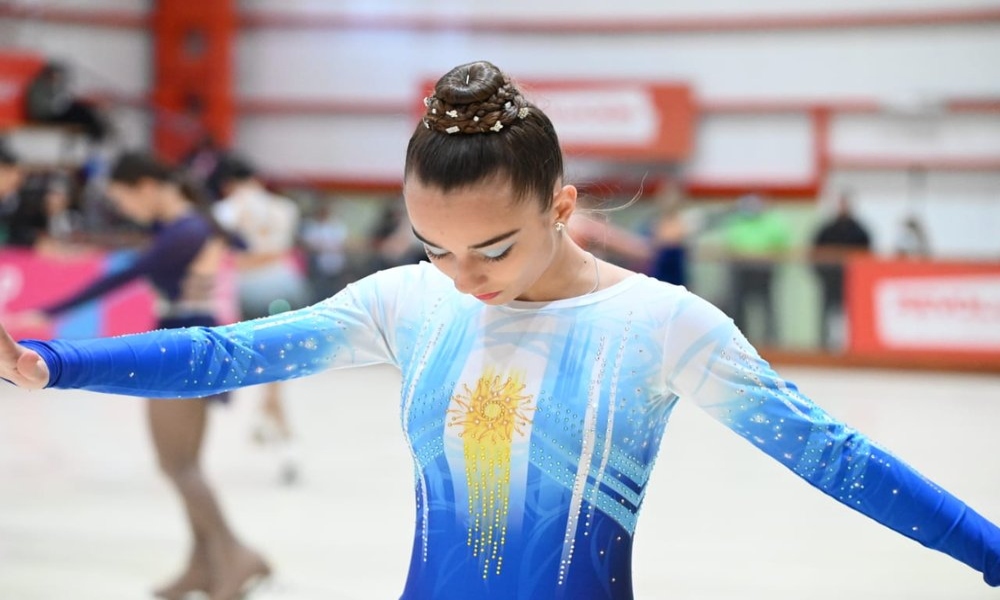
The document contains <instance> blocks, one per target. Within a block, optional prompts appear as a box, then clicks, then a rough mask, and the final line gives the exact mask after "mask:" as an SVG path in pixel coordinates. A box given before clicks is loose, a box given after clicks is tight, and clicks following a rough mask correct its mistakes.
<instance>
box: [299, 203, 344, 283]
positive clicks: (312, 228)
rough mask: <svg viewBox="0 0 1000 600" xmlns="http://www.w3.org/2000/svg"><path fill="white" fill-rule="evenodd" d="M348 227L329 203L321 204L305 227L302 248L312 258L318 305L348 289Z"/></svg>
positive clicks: (303, 228) (311, 277)
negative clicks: (345, 286)
mask: <svg viewBox="0 0 1000 600" xmlns="http://www.w3.org/2000/svg"><path fill="white" fill-rule="evenodd" d="M347 238H348V231H347V225H345V224H344V222H343V221H341V220H340V219H339V218H338V217H337V215H336V212H335V210H334V209H333V207H331V206H330V204H329V203H328V202H324V203H323V204H320V205H319V207H318V208H317V209H316V211H315V213H313V215H312V216H311V217H310V218H308V219H306V222H305V224H304V225H303V227H302V245H303V246H304V247H305V249H306V251H307V252H308V254H309V281H310V284H311V285H312V289H313V298H314V300H315V301H316V302H318V301H320V300H325V299H326V298H329V297H331V296H333V295H334V294H336V293H337V292H339V291H340V290H341V288H343V287H344V285H346V283H347V282H346V281H345V275H346V271H347Z"/></svg>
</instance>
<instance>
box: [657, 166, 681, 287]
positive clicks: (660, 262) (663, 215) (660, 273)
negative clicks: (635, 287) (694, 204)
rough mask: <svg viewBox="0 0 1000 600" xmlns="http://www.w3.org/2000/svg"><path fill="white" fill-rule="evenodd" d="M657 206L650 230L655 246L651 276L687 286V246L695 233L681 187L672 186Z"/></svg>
mask: <svg viewBox="0 0 1000 600" xmlns="http://www.w3.org/2000/svg"><path fill="white" fill-rule="evenodd" d="M656 203H657V207H656V208H657V213H656V215H655V216H654V218H653V220H652V222H651V223H650V231H649V237H650V241H651V243H652V246H653V247H652V260H651V261H650V265H649V275H650V276H652V277H654V278H656V279H659V280H660V281H665V282H667V283H672V284H674V285H683V286H686V285H687V283H688V282H687V279H688V278H687V252H688V247H687V245H688V238H689V237H690V235H691V233H692V232H691V227H690V224H689V223H688V222H687V221H685V219H684V215H683V213H682V208H683V203H684V199H683V198H682V197H681V190H680V187H679V186H678V185H677V184H676V183H668V184H667V189H666V190H665V192H664V193H663V194H661V195H660V196H659V197H658V198H657V200H656Z"/></svg>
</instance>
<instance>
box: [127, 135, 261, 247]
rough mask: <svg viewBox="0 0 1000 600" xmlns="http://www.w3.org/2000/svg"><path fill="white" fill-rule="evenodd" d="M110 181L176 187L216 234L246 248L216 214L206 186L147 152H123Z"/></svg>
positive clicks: (232, 244)
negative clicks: (151, 182) (224, 226)
mask: <svg viewBox="0 0 1000 600" xmlns="http://www.w3.org/2000/svg"><path fill="white" fill-rule="evenodd" d="M108 179H109V180H111V181H113V182H116V183H123V184H125V185H128V186H136V185H138V184H139V182H140V181H142V180H144V179H149V180H152V181H155V182H157V183H159V184H161V185H171V186H175V187H176V188H177V189H178V191H180V193H181V195H182V196H183V197H184V198H185V199H186V200H187V201H188V202H190V203H191V204H192V205H194V207H195V209H197V211H198V212H199V213H201V215H202V217H204V218H205V219H206V220H207V221H208V222H209V224H210V225H211V227H212V230H213V231H214V232H215V234H216V235H218V236H220V237H222V238H223V239H225V240H226V243H228V244H229V245H231V246H235V247H238V248H239V247H244V246H245V244H244V243H243V242H242V240H240V239H239V237H237V236H235V235H234V234H232V233H231V232H229V231H227V230H226V229H225V228H223V227H222V226H221V225H220V224H219V222H218V221H216V220H215V217H214V216H213V214H212V210H211V206H210V204H211V198H210V197H209V195H208V193H207V192H206V190H205V189H204V187H203V186H202V185H200V184H198V183H197V182H195V181H194V180H192V179H191V178H190V177H188V176H187V175H186V174H185V173H183V172H181V171H180V170H177V169H174V168H172V167H170V166H168V165H167V164H166V163H164V162H163V161H161V160H160V159H158V158H157V157H155V156H153V155H152V154H148V153H145V152H137V151H128V152H124V153H122V154H121V155H120V156H119V157H118V159H117V160H116V161H115V163H114V165H112V167H111V171H110V173H109V175H108Z"/></svg>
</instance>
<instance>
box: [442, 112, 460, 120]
mask: <svg viewBox="0 0 1000 600" xmlns="http://www.w3.org/2000/svg"><path fill="white" fill-rule="evenodd" d="M444 114H446V115H448V116H449V117H451V118H452V119H457V118H458V111H457V110H449V111H448V112H446V113H444Z"/></svg>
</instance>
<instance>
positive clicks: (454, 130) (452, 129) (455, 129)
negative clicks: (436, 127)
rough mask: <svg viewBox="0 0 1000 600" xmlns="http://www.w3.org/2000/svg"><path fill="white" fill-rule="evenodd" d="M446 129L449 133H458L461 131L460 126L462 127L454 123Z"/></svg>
mask: <svg viewBox="0 0 1000 600" xmlns="http://www.w3.org/2000/svg"><path fill="white" fill-rule="evenodd" d="M445 131H446V132H447V133H449V134H450V133H458V132H459V131H461V128H460V127H459V126H458V125H452V126H451V127H449V128H448V129H445Z"/></svg>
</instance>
